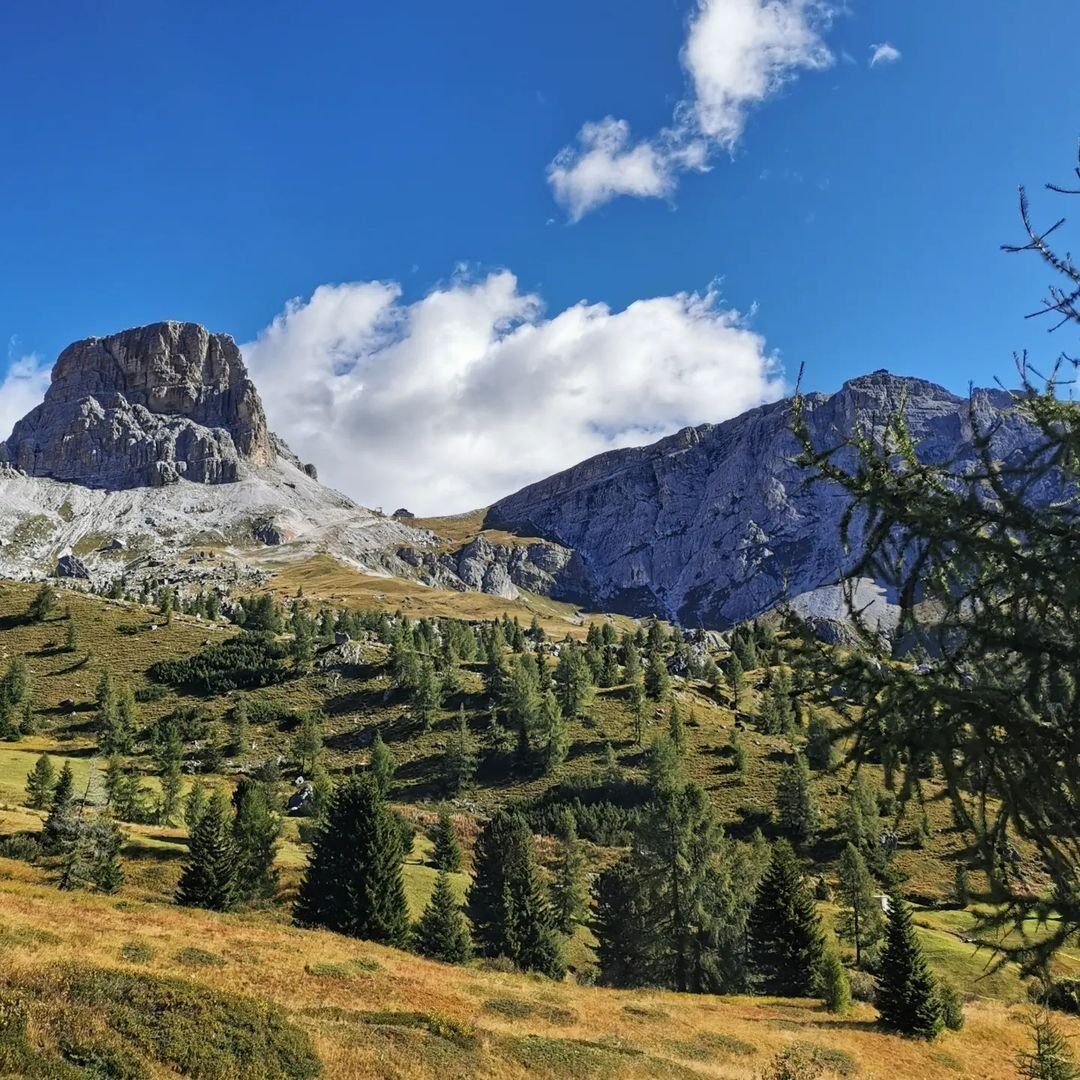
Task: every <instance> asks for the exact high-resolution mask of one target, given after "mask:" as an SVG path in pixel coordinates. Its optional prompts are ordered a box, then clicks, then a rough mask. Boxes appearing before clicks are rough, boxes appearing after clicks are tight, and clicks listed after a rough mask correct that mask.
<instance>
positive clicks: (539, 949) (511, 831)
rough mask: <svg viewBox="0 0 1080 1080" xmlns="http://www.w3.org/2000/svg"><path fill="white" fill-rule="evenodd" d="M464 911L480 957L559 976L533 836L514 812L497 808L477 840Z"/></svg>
mask: <svg viewBox="0 0 1080 1080" xmlns="http://www.w3.org/2000/svg"><path fill="white" fill-rule="evenodd" d="M467 913H468V915H469V920H470V922H471V923H472V927H473V937H474V940H475V942H476V946H477V948H478V950H479V951H480V952H481V953H482V954H483V955H484V956H492V957H494V956H506V957H507V958H509V959H510V960H512V961H513V962H514V963H515V964H517V966H518V967H520V968H522V969H523V970H525V971H538V972H541V973H542V974H545V975H549V976H551V977H552V978H562V976H563V974H564V973H565V970H566V968H565V962H564V960H563V956H562V945H561V942H560V941H559V938H558V935H557V934H556V932H555V927H554V923H553V919H552V914H551V908H550V905H549V903H548V899H547V896H546V893H545V890H544V887H543V885H542V883H541V881H540V876H539V871H538V869H537V865H536V854H535V851H534V848H533V838H532V834H531V833H530V832H529V827H528V825H527V824H526V822H525V819H524V818H523V817H522V816H521V815H520V814H518V813H516V812H511V811H506V810H498V811H496V813H495V814H494V815H493V816H492V818H491V819H490V820H489V821H488V822H487V823H486V824H485V826H484V828H483V829H482V830H481V832H480V836H479V837H478V839H477V842H476V850H475V855H474V876H473V883H472V887H471V888H470V889H469V895H468V901H467Z"/></svg>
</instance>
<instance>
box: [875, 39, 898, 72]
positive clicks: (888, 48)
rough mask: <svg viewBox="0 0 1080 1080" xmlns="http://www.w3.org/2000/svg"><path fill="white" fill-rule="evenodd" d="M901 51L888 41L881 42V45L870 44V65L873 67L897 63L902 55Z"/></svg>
mask: <svg viewBox="0 0 1080 1080" xmlns="http://www.w3.org/2000/svg"><path fill="white" fill-rule="evenodd" d="M901 55H902V54H901V52H900V50H899V49H898V48H896V47H895V46H894V45H890V44H889V43H888V42H887V41H883V42H881V44H880V45H871V46H870V66H871V67H872V68H874V67H878V66H885V65H887V64H895V63H896V62H897V61H898V60H899V59H900V57H901Z"/></svg>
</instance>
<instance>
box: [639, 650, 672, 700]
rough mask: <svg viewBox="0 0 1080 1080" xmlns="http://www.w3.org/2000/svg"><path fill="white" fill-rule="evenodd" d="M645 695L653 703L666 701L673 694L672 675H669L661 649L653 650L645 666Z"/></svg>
mask: <svg viewBox="0 0 1080 1080" xmlns="http://www.w3.org/2000/svg"><path fill="white" fill-rule="evenodd" d="M645 693H646V694H648V695H649V697H651V698H652V699H653V701H664V700H666V698H667V696H668V694H669V693H671V675H670V674H669V673H668V669H667V662H666V661H665V660H664V654H663V653H662V652H660V650H659V649H653V650H652V651H651V652H650V653H649V660H648V663H647V664H646V665H645Z"/></svg>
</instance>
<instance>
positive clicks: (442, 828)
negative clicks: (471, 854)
mask: <svg viewBox="0 0 1080 1080" xmlns="http://www.w3.org/2000/svg"><path fill="white" fill-rule="evenodd" d="M432 858H433V860H434V862H435V865H436V866H437V867H438V868H439V869H440V870H445V871H446V872H447V873H450V874H456V873H457V872H458V871H459V870H460V869H461V844H459V843H458V838H457V833H456V832H454V822H453V820H452V819H451V817H450V810H449V808H448V807H446V806H440V807H439V820H438V823H437V824H436V826H435V846H434V850H433V852H432Z"/></svg>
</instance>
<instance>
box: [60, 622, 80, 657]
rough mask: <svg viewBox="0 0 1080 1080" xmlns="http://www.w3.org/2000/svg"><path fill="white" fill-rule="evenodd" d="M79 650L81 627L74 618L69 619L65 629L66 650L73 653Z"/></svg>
mask: <svg viewBox="0 0 1080 1080" xmlns="http://www.w3.org/2000/svg"><path fill="white" fill-rule="evenodd" d="M78 650H79V628H78V626H76V625H75V620H74V619H68V623H67V626H66V627H65V629H64V652H67V653H73V652H78Z"/></svg>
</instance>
